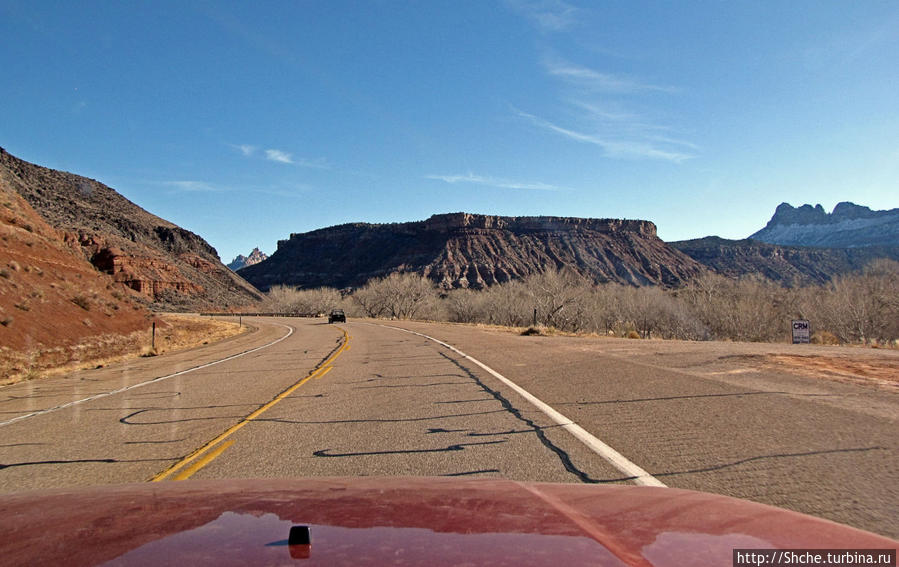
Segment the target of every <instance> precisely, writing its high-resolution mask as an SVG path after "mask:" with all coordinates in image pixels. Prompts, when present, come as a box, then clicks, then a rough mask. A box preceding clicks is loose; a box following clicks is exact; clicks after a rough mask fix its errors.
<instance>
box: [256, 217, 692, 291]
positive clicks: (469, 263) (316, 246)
mask: <svg viewBox="0 0 899 567" xmlns="http://www.w3.org/2000/svg"><path fill="white" fill-rule="evenodd" d="M563 266H568V267H570V268H573V269H574V270H576V271H577V272H579V273H580V274H582V275H584V276H586V277H588V278H590V279H591V280H593V281H596V282H620V283H626V284H632V285H662V286H677V285H680V284H682V283H683V282H684V281H685V280H688V279H689V278H691V277H693V276H695V275H697V274H699V273H701V272H703V271H704V268H703V267H702V266H701V265H700V264H699V263H697V262H696V261H695V260H693V259H692V258H690V257H689V256H687V255H685V254H683V253H681V252H680V251H678V250H675V249H673V248H671V247H670V246H668V245H667V244H665V243H664V242H662V241H661V240H660V239H659V238H658V237H657V236H656V227H655V225H654V224H653V223H651V222H648V221H639V220H617V219H580V218H560V217H498V216H485V215H473V214H467V213H452V214H444V215H434V216H432V217H431V218H429V219H428V220H425V221H418V222H408V223H398V224H363V223H357V224H345V225H341V226H335V227H330V228H324V229H321V230H316V231H313V232H308V233H303V234H292V235H290V238H289V239H288V240H282V241H280V242H279V243H278V250H277V251H276V252H275V253H274V254H272V256H271V257H270V258H269V259H268V260H266V261H264V262H261V263H259V264H256V265H254V266H248V267H246V268H243V269H242V270H240V275H242V276H243V277H244V278H246V279H247V281H249V282H251V283H252V284H253V285H255V286H256V287H258V288H259V289H268V288H269V287H271V286H273V285H277V284H287V285H293V286H299V287H303V288H311V287H318V286H331V287H338V288H345V287H355V286H360V285H363V284H364V283H365V282H366V281H367V280H368V279H370V278H374V277H382V276H385V275H387V274H389V273H392V272H413V273H418V274H422V275H424V276H426V277H428V278H430V279H431V280H433V281H434V282H435V283H437V284H438V285H440V286H442V287H443V288H454V287H470V288H481V287H484V286H489V285H492V284H495V283H501V282H505V281H509V280H512V279H516V278H522V277H525V276H527V275H529V274H533V273H536V272H540V271H544V270H547V269H555V268H561V267H563Z"/></svg>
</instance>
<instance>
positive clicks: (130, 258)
mask: <svg viewBox="0 0 899 567" xmlns="http://www.w3.org/2000/svg"><path fill="white" fill-rule="evenodd" d="M0 182H2V183H3V184H4V186H5V187H8V188H9V189H11V190H12V191H13V192H15V193H17V194H18V195H20V196H21V197H22V198H23V199H24V200H25V201H27V203H28V204H29V205H30V207H31V208H32V209H33V210H34V211H36V212H37V214H39V215H40V217H41V218H42V219H43V220H44V221H45V222H46V223H47V224H48V225H49V226H50V227H52V228H53V229H55V230H56V231H57V232H58V233H59V234H60V237H61V238H62V239H63V241H64V242H66V243H67V244H68V245H69V246H71V247H72V248H73V249H75V250H78V251H79V253H80V254H81V255H82V257H83V258H84V259H86V260H87V261H88V262H90V264H92V265H93V266H94V268H96V269H97V270H99V271H101V272H105V273H106V274H109V275H111V276H112V277H113V279H114V280H115V281H116V282H120V283H122V284H124V285H126V286H127V287H129V288H130V289H132V290H134V291H136V292H137V293H138V295H139V297H140V298H142V300H143V301H144V302H145V303H148V304H150V305H151V306H152V307H154V308H158V309H189V310H193V309H202V308H210V307H219V308H224V307H228V306H232V305H246V304H248V303H252V302H255V301H257V300H258V299H259V298H260V297H261V296H260V294H259V292H258V291H257V290H256V289H254V288H253V287H252V286H251V285H249V284H247V282H245V281H244V280H243V279H242V278H240V277H239V276H237V275H236V274H234V273H233V272H232V271H231V270H229V269H227V268H226V267H225V266H224V265H223V264H222V263H221V261H220V260H219V257H218V254H217V253H216V251H215V249H214V248H212V247H211V246H210V245H209V244H208V243H207V242H206V241H205V240H203V239H202V238H200V237H199V236H197V235H196V234H194V233H192V232H190V231H188V230H184V229H183V228H180V227H178V226H176V225H174V224H172V223H170V222H168V221H166V220H164V219H161V218H159V217H157V216H154V215H152V214H150V213H148V212H147V211H145V210H143V209H141V208H140V207H138V206H137V205H135V204H134V203H132V202H131V201H129V200H127V199H126V198H124V197H123V196H122V195H120V194H119V193H117V192H116V191H115V190H113V189H111V188H109V187H107V186H106V185H103V184H102V183H100V182H98V181H95V180H93V179H88V178H86V177H81V176H79V175H74V174H71V173H66V172H62V171H56V170H53V169H48V168H45V167H40V166H37V165H34V164H31V163H28V162H26V161H23V160H20V159H18V158H16V157H14V156H12V155H10V154H9V153H7V152H6V151H5V150H3V149H2V148H0Z"/></svg>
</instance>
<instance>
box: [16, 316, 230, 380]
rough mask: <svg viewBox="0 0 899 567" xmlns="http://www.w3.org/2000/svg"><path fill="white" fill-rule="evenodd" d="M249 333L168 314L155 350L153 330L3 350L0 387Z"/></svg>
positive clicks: (224, 323) (158, 324) (159, 323)
mask: <svg viewBox="0 0 899 567" xmlns="http://www.w3.org/2000/svg"><path fill="white" fill-rule="evenodd" d="M246 330H247V327H246V326H244V327H242V328H241V327H240V326H239V325H238V324H237V323H234V322H230V321H222V320H221V319H218V318H215V319H210V318H203V317H199V316H192V315H174V314H165V315H159V316H158V317H157V319H156V344H155V348H153V345H152V337H151V330H150V328H147V329H146V330H145V331H136V332H133V333H131V334H128V335H119V334H105V335H97V336H92V337H88V338H86V339H85V340H83V341H81V342H79V343H78V344H75V345H71V346H65V347H55V348H40V349H33V350H30V351H26V352H22V351H14V350H12V349H10V348H7V347H0V385H7V384H14V383H16V382H20V381H22V380H31V379H35V378H41V377H44V376H51V375H56V374H62V373H65V372H72V371H75V370H83V369H85V368H98V367H101V366H107V365H109V364H113V363H115V362H120V361H122V360H126V359H129V358H136V357H138V356H156V355H159V354H163V353H166V352H173V351H178V350H184V349H188V348H193V347H196V346H199V345H204V344H208V343H212V342H216V341H220V340H222V339H225V338H228V337H231V336H234V335H237V334H240V333H243V332H245V331H246Z"/></svg>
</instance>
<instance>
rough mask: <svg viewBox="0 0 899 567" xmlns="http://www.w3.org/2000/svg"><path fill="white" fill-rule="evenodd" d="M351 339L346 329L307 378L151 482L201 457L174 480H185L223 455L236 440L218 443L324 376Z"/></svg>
mask: <svg viewBox="0 0 899 567" xmlns="http://www.w3.org/2000/svg"><path fill="white" fill-rule="evenodd" d="M349 340H350V336H349V335H348V334H347V332H346V331H343V344H342V345H341V346H340V348H338V349H337V350H336V351H334V354H332V355H331V356H330V357H328V359H327V360H326V361H324V362H323V363H322V364H320V365H319V366H318V368H316V369H315V370H313V371H312V372H311V373H310V374H309V375H308V376H306V377H305V378H303V379H302V380H300V381H299V382H297V383H296V384H294V385H293V386H291V387H289V388H287V389H286V390H284V391H283V392H281V393H280V394H278V395H277V396H275V398H274V399H273V400H271V401H270V402H268V403H266V404H264V405H263V406H261V407H260V408H259V409H257V410H256V411H254V412H253V413H251V414H250V415H248V416H247V417H245V418H243V419H242V420H241V421H239V422H238V423H235V424H234V425H232V426H231V427H229V428H228V429H226V430H225V431H224V433H222V434H221V435H219V436H218V437H216V438H215V439H213V440H212V441H210V442H209V443H206V444H205V445H203V446H202V447H200V448H199V449H197V450H196V451H194V452H193V453H191V454H190V455H188V456H187V457H185V458H183V459H181V460H180V461H178V462H177V463H175V464H174V465H172V466H171V467H169V468H167V469H166V470H164V471H162V472H161V473H159V474H157V475H156V476H154V477H153V478H151V479H150V482H159V481H161V480H165V479H167V478H169V477H170V476H172V475H174V474H175V473H176V472H178V471H180V470H181V469H184V468H185V467H187V465H189V464H191V463H193V462H194V461H197V459H199V461H197V462H196V463H194V464H193V465H192V466H191V467H189V468H188V469H186V470H184V471H182V472H180V473H178V474H177V475H176V476H175V477H174V480H185V479H187V478H190V477H191V476H192V475H193V474H194V473H196V472H197V471H198V470H200V469H202V468H203V467H205V466H206V465H208V464H209V463H210V462H212V460H213V459H215V458H216V457H218V456H219V455H221V454H222V453H223V452H224V451H225V449H227V448H228V447H230V446H231V444H232V443H234V441H229V442H228V443H225V444H223V445H222V446H221V447H218V448H217V449H215V451H211V450H212V449H213V448H214V447H216V446H217V445H219V444H220V443H222V441H224V440H225V439H227V438H228V437H230V436H231V435H232V434H234V432H236V431H237V430H239V429H240V428H242V427H243V426H244V425H246V424H248V423H250V422H251V421H253V420H254V419H256V418H257V417H259V416H260V415H262V413H263V412H265V411H266V410H268V409H269V408H271V407H272V406H274V405H275V404H277V403H278V402H280V401H281V400H283V399H284V398H286V397H287V396H289V395H290V394H292V393H293V392H294V391H295V390H296V389H297V388H299V387H300V386H302V385H303V384H305V383H306V382H308V381H309V380H311V379H313V378H321V377H322V376H324V375H325V374H327V373H328V372H330V371H331V368H332V366H330V365H331V363H332V362H334V360H335V359H336V358H337V357H338V356H339V355H340V354H341V353H342V352H343V351H345V350H347V348H348V346H349ZM210 451H211V452H210ZM201 457H202V458H201Z"/></svg>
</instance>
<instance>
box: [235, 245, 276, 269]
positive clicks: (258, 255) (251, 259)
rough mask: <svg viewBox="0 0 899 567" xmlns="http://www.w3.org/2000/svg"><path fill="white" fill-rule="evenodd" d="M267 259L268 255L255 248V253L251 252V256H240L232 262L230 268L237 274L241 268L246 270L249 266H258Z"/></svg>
mask: <svg viewBox="0 0 899 567" xmlns="http://www.w3.org/2000/svg"><path fill="white" fill-rule="evenodd" d="M266 259H268V254H266V253H265V252H260V250H259V248H258V247H257V248H253V251H252V252H250V255H249V256H244V255H243V254H238V255H237V258H234V260H232V261H231V263H230V264H228V267H229V268H231V270H233V271H235V272H236V271H237V270H239V269H241V268H246V267H247V266H252V265H254V264H258V263H259V262H262V261H263V260H266Z"/></svg>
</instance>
